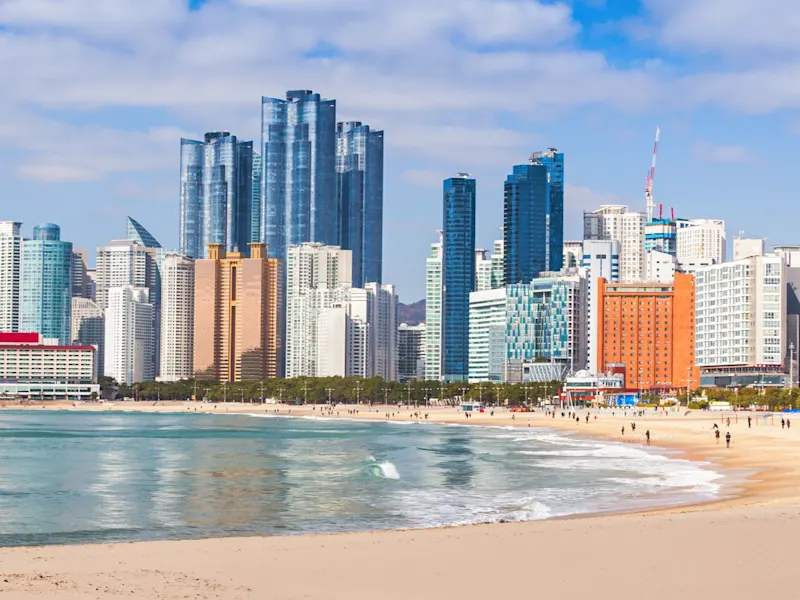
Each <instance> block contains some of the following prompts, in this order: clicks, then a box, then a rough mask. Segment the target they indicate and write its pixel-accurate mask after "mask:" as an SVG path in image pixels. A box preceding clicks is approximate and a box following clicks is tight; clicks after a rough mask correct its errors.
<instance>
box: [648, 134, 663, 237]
mask: <svg viewBox="0 0 800 600" xmlns="http://www.w3.org/2000/svg"><path fill="white" fill-rule="evenodd" d="M660 135H661V126H660V125H659V126H656V143H655V144H654V145H653V162H651V163H650V170H649V171H648V172H647V184H646V186H645V188H644V198H645V202H646V208H647V222H648V223H650V222H651V221H652V220H653V212H654V211H655V209H656V205H655V203H654V202H653V179H655V177H656V157H657V156H658V138H659V137H660Z"/></svg>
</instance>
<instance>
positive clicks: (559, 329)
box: [469, 271, 586, 382]
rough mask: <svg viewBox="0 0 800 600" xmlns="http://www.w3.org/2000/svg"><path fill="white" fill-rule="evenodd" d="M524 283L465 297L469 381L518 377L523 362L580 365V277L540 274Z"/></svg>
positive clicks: (582, 310) (582, 349) (583, 305)
mask: <svg viewBox="0 0 800 600" xmlns="http://www.w3.org/2000/svg"><path fill="white" fill-rule="evenodd" d="M543 275H544V276H543V277H540V278H537V279H534V280H533V281H532V282H531V283H529V284H517V285H509V286H506V287H504V288H500V289H497V290H490V291H488V292H474V293H472V294H471V295H470V324H469V325H470V354H469V359H470V370H469V379H470V381H473V382H476V381H487V380H488V381H505V382H519V381H522V375H523V367H524V365H525V364H526V363H532V362H534V361H546V362H550V363H559V364H561V365H564V366H565V367H567V368H568V369H569V370H570V371H574V370H575V369H578V368H583V365H584V364H585V363H586V320H585V319H584V318H583V314H584V313H585V311H586V279H585V278H584V277H583V276H582V275H581V274H580V273H578V272H577V271H574V272H573V273H568V274H565V273H551V272H543Z"/></svg>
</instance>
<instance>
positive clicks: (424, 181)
mask: <svg viewBox="0 0 800 600" xmlns="http://www.w3.org/2000/svg"><path fill="white" fill-rule="evenodd" d="M400 179H402V180H403V181H405V182H406V183H410V184H412V185H416V186H419V187H423V188H428V189H431V190H441V189H442V182H443V181H444V180H445V179H447V172H446V171H444V170H442V171H427V170H425V169H409V170H408V171H403V172H402V173H401V174H400Z"/></svg>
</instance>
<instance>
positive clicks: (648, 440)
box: [644, 429, 650, 445]
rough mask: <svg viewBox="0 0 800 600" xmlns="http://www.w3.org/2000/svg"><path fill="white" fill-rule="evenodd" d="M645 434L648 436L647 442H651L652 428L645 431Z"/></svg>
mask: <svg viewBox="0 0 800 600" xmlns="http://www.w3.org/2000/svg"><path fill="white" fill-rule="evenodd" d="M644 436H645V437H646V438H647V443H648V445H649V444H650V430H649V429H648V430H647V431H646V432H645V434H644Z"/></svg>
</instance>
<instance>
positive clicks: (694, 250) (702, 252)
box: [675, 219, 725, 265]
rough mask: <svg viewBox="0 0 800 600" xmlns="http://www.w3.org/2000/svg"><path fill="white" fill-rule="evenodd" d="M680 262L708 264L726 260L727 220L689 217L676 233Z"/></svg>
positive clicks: (677, 252)
mask: <svg viewBox="0 0 800 600" xmlns="http://www.w3.org/2000/svg"><path fill="white" fill-rule="evenodd" d="M675 257H676V258H677V259H678V263H680V264H681V265H682V264H683V263H689V264H696V263H697V262H698V261H704V262H706V263H707V264H719V263H723V262H725V221H722V220H720V219H689V220H688V221H686V222H685V223H684V225H683V226H682V227H680V228H678V230H677V233H676V253H675Z"/></svg>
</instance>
